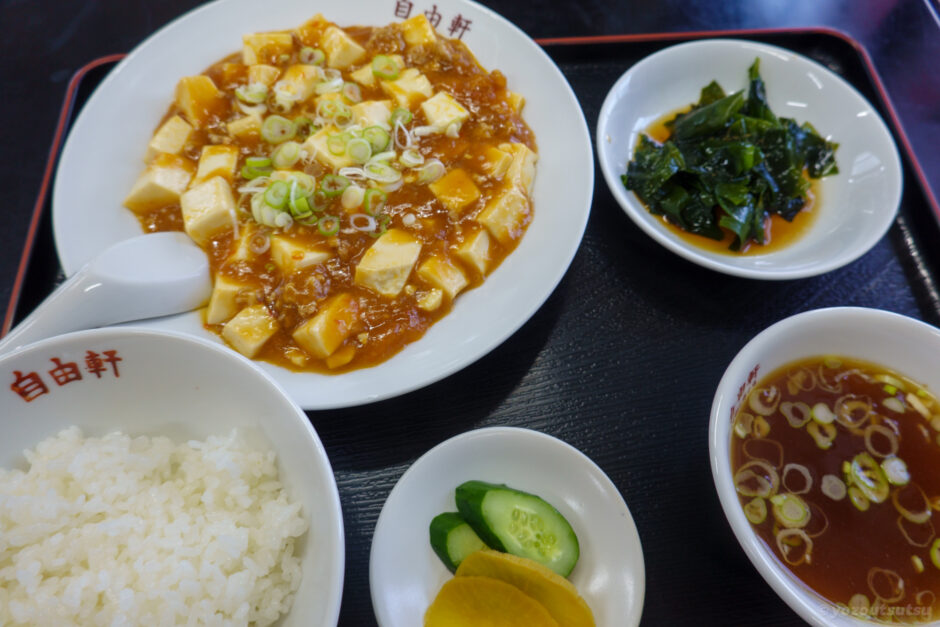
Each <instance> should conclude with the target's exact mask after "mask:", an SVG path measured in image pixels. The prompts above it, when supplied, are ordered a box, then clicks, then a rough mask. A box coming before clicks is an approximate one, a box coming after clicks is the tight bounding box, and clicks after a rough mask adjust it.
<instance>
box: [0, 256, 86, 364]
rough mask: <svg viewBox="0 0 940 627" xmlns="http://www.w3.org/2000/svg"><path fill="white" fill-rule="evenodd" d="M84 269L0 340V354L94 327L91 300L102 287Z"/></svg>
mask: <svg viewBox="0 0 940 627" xmlns="http://www.w3.org/2000/svg"><path fill="white" fill-rule="evenodd" d="M90 274H91V273H90V272H89V269H88V266H85V267H83V268H81V269H80V270H79V271H78V272H76V273H75V274H73V275H72V276H71V277H70V278H68V279H67V280H66V281H65V282H64V283H62V285H60V286H59V287H58V288H56V290H55V291H53V292H52V293H51V294H50V295H49V296H48V297H46V299H45V300H44V301H43V302H42V303H40V304H39V306H38V307H36V309H34V310H33V312H32V313H31V314H29V316H27V317H26V319H25V320H23V321H22V322H20V323H19V324H18V325H16V327H14V328H13V329H11V330H10V332H9V333H7V334H6V336H4V337H3V339H2V340H0V355H3V354H6V353H9V352H11V351H13V350H16V349H17V348H19V347H21V346H25V345H27V344H31V343H33V342H36V341H38V340H42V339H45V338H47V337H52V336H53V335H59V334H61V333H67V332H69V331H77V330H79V329H87V328H89V327H93V326H98V324H99V322H98V318H99V316H97V315H96V314H95V308H96V306H95V301H96V300H98V298H97V296H98V292H100V288H101V287H102V284H101V282H100V281H96V280H95V279H94V277H92V276H90Z"/></svg>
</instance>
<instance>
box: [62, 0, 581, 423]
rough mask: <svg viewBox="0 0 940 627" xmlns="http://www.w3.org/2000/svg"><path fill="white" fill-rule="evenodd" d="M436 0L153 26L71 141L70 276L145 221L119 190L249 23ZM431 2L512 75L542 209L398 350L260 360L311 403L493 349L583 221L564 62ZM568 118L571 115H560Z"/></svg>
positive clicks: (424, 378) (577, 127)
mask: <svg viewBox="0 0 940 627" xmlns="http://www.w3.org/2000/svg"><path fill="white" fill-rule="evenodd" d="M431 6H432V5H430V4H428V5H427V7H421V6H420V5H418V4H415V5H414V6H412V4H411V3H408V2H401V3H395V2H387V1H386V0H357V1H356V2H332V3H331V2H325V1H324V0H314V1H312V2H309V1H307V0H279V1H278V2H271V3H266V2H256V1H255V0H216V1H215V2H211V3H208V4H206V5H204V6H201V7H199V8H198V9H195V10H193V11H191V12H190V13H187V14H186V15H183V16H181V17H180V18H178V19H176V20H175V21H173V22H171V23H170V24H168V25H166V26H165V27H163V28H162V29H160V30H159V31H158V32H156V33H154V34H153V35H152V36H151V37H149V38H148V39H147V40H145V41H144V42H142V43H141V44H140V45H139V46H138V47H137V48H136V49H135V50H134V51H133V52H132V53H131V54H130V55H128V56H127V58H125V59H124V60H123V61H121V63H120V64H118V65H117V66H116V67H115V68H114V69H113V70H111V73H110V74H109V75H108V77H107V78H106V79H105V80H104V81H102V83H101V85H100V86H99V87H98V88H97V90H96V91H95V93H94V94H92V96H91V98H89V100H88V103H87V104H86V105H85V107H84V108H83V109H82V111H81V113H80V115H79V116H78V118H77V119H76V121H75V124H74V126H73V127H72V130H71V132H70V134H69V138H68V140H67V141H66V143H65V146H64V148H63V151H62V158H61V160H60V162H59V166H58V169H57V173H56V182H55V187H54V190H53V200H52V204H53V229H54V234H55V241H56V250H57V252H58V255H59V260H60V261H61V263H62V268H63V270H64V271H65V274H66V275H67V276H71V275H72V274H73V273H75V272H76V271H77V270H78V269H79V268H80V267H81V266H82V265H83V264H84V263H85V262H87V261H88V260H89V259H91V258H92V257H93V256H94V255H95V254H96V253H99V252H101V251H102V250H104V249H105V248H107V247H108V246H109V245H111V244H114V243H116V242H118V241H121V240H123V239H127V238H130V237H133V236H135V235H139V234H140V233H141V232H142V231H141V226H140V224H139V223H138V221H137V219H136V218H135V216H134V215H133V214H132V213H131V212H130V211H129V210H127V209H125V208H124V207H123V206H122V201H123V199H124V197H125V196H126V195H127V193H128V190H130V188H131V186H132V185H133V183H134V181H135V180H136V178H137V176H138V175H139V174H140V171H141V169H142V167H143V165H144V163H143V156H144V153H145V149H146V146H147V143H148V142H149V141H150V138H151V136H152V134H153V132H154V129H155V128H156V127H157V126H158V124H159V122H160V120H161V118H162V117H163V116H164V114H165V113H166V111H167V109H168V107H169V106H170V104H171V102H172V99H173V94H174V89H175V87H176V84H177V82H178V81H179V79H180V78H182V77H184V76H188V75H192V74H198V73H199V72H202V71H203V70H205V68H207V67H209V66H210V65H211V64H213V63H215V62H216V61H218V60H219V59H222V58H223V57H225V56H226V55H229V54H232V53H233V52H235V51H237V50H239V49H240V46H241V42H242V36H243V35H244V34H246V33H251V32H259V31H272V30H278V29H285V28H293V27H295V26H298V25H300V24H302V23H303V22H305V21H306V20H309V19H310V18H312V17H313V16H314V15H315V14H316V13H318V12H320V13H322V14H323V15H324V17H326V19H328V20H330V21H333V22H335V23H337V24H340V25H343V26H351V25H357V24H359V25H373V26H378V25H382V24H386V23H388V22H391V21H400V20H401V19H402V17H404V12H409V14H410V15H412V16H413V15H416V14H418V13H419V12H421V11H424V10H425V8H427V9H430V7H431ZM433 7H434V11H436V12H437V13H438V14H439V15H440V16H441V19H440V22H439V25H438V31H439V32H440V33H441V34H442V35H444V36H447V37H457V36H460V37H461V41H462V42H463V43H465V44H466V45H467V46H468V47H469V48H470V50H471V51H472V52H473V53H474V54H475V55H476V57H477V59H478V60H479V61H480V63H481V64H482V65H483V66H484V67H485V68H487V69H489V70H496V69H498V70H500V71H501V72H502V73H503V74H504V75H505V76H506V78H507V81H508V82H507V85H508V87H509V88H510V89H512V90H513V91H516V92H518V93H520V94H522V95H523V96H524V97H525V99H526V104H525V109H524V111H523V117H524V118H525V120H526V123H527V124H528V125H529V127H530V128H531V129H532V131H533V132H534V134H535V139H536V142H537V146H538V152H539V154H540V155H541V158H540V160H539V163H538V168H537V173H536V177H535V183H534V189H533V207H534V218H533V220H532V223H531V224H530V225H529V227H528V229H527V231H526V234H525V237H523V238H522V240H521V242H520V243H519V245H518V247H517V248H516V250H515V251H514V252H513V253H512V254H511V255H510V256H509V257H508V258H507V259H506V260H505V261H504V262H503V263H502V264H500V266H499V267H498V268H497V269H496V270H494V271H493V272H492V273H491V274H490V275H489V276H488V277H487V279H486V281H485V282H484V283H483V285H481V286H479V287H478V288H475V289H473V290H469V291H467V292H466V293H464V294H461V296H460V298H459V299H458V300H457V302H456V304H455V306H454V308H453V310H452V311H451V312H450V313H448V314H447V316H445V317H444V318H443V319H442V320H440V321H439V322H438V323H436V324H434V325H433V326H432V327H431V329H430V330H429V331H428V332H427V333H426V334H425V335H424V337H422V338H421V339H420V340H419V341H416V342H414V343H412V344H410V345H409V346H407V347H405V348H404V349H403V350H402V351H401V352H399V353H398V354H397V355H395V356H393V357H392V358H391V359H389V360H388V361H385V362H383V363H381V364H379V365H377V366H374V367H372V368H364V369H360V370H354V371H352V372H348V373H344V374H339V375H334V376H323V375H318V374H315V373H309V372H294V371H290V370H287V369H285V368H280V367H277V366H273V365H271V364H267V363H261V364H260V365H261V367H262V368H263V369H264V370H265V371H267V372H268V373H269V374H270V375H271V376H273V377H274V378H275V379H276V380H277V381H278V383H280V384H281V385H282V386H283V387H284V388H285V389H286V390H287V391H288V393H289V394H290V395H291V396H292V398H293V399H294V400H295V401H297V403H299V404H300V405H301V407H303V408H304V409H329V408H336V407H347V406H352V405H359V404H363V403H370V402H374V401H378V400H382V399H386V398H390V397H393V396H397V395H400V394H404V393H406V392H410V391H412V390H415V389H418V388H420V387H423V386H425V385H428V384H430V383H433V382H435V381H437V380H439V379H442V378H444V377H446V376H448V375H450V374H452V373H454V372H457V371H458V370H460V369H461V368H463V367H465V366H467V365H469V364H471V363H473V362H474V361H476V360H477V359H479V358H481V357H482V356H484V355H486V354H487V353H488V352H490V351H491V350H492V349H494V348H495V347H496V346H498V345H499V344H500V343H502V342H503V341H504V340H505V339H506V338H508V337H509V336H510V335H512V334H513V333H514V332H515V331H516V330H517V329H519V327H521V326H522V325H523V324H524V323H525V322H526V321H527V320H528V319H529V318H530V317H531V316H532V315H533V314H534V313H535V312H536V311H537V310H538V308H539V307H540V306H541V305H542V303H543V302H545V300H546V299H547V298H548V297H549V295H551V293H552V291H553V290H554V289H555V286H556V285H558V282H559V281H561V278H562V277H563V276H564V274H565V272H566V271H567V269H568V266H569V264H570V263H571V260H572V259H573V258H574V254H575V252H576V251H577V249H578V246H579V244H580V242H581V236H582V234H583V233H584V228H585V226H586V224H587V219H588V215H589V213H590V208H591V198H592V196H593V192H594V159H593V157H592V154H591V139H590V135H589V133H588V129H587V123H586V122H585V120H584V114H583V113H582V111H581V108H580V107H579V105H578V101H577V98H576V97H575V95H574V92H573V91H572V89H571V86H570V85H569V84H568V82H567V81H566V80H565V78H564V76H563V75H562V73H561V71H560V70H559V69H558V67H557V66H556V65H555V64H554V62H553V61H552V60H551V58H550V57H549V56H548V55H547V54H546V53H545V51H544V50H542V49H541V48H540V47H539V46H538V45H537V44H536V43H535V42H534V41H532V39H531V38H529V37H528V36H527V35H526V34H525V33H523V32H522V31H521V30H520V29H519V28H517V27H516V26H514V25H512V24H511V23H509V22H508V21H507V20H506V19H504V18H503V17H501V16H499V15H497V14H496V13H494V12H493V11H491V10H490V9H487V8H486V7H483V6H481V5H479V4H477V3H475V2H471V1H469V0H440V1H438V2H436V4H434V5H433ZM560 119H561V120H565V123H564V124H559V123H558V120H560ZM91 154H93V155H94V158H93V159H90V158H89V155H91ZM546 251H551V254H546ZM148 325H149V326H152V327H154V328H158V329H166V330H171V331H178V332H182V333H187V334H189V335H193V336H196V337H203V338H207V339H215V340H216V341H221V340H218V339H217V338H216V337H215V336H214V335H212V334H211V332H209V331H208V330H206V329H205V328H204V325H203V319H202V317H201V316H200V314H199V313H198V312H193V313H188V314H182V315H179V316H168V317H164V318H160V319H158V320H156V321H154V322H152V323H148Z"/></svg>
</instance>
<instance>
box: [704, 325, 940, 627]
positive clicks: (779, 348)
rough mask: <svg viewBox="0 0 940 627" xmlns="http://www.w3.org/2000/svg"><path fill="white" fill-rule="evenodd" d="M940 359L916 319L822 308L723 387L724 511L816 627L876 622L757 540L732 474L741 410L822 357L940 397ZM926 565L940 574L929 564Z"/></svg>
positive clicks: (783, 329) (931, 330)
mask: <svg viewBox="0 0 940 627" xmlns="http://www.w3.org/2000/svg"><path fill="white" fill-rule="evenodd" d="M938 352H940V329H937V328H935V327H932V326H930V325H928V324H925V323H923V322H920V321H918V320H914V319H913V318H908V317H905V316H902V315H899V314H895V313H890V312H887V311H881V310H876V309H864V308H851V307H838V308H831V309H820V310H815V311H809V312H805V313H801V314H797V315H795V316H792V317H790V318H786V319H785V320H782V321H780V322H778V323H776V324H774V325H772V326H770V327H769V328H767V329H766V330H764V331H763V332H761V333H760V334H758V335H757V336H756V337H755V338H754V339H752V340H751V341H750V342H748V344H747V345H745V346H744V348H742V349H741V351H740V352H739V353H738V354H737V356H736V357H735V358H734V359H733V360H732V362H731V364H730V365H729V366H728V369H727V370H726V371H725V374H724V376H723V377H722V379H721V382H720V383H719V384H718V390H717V392H716V394H715V399H714V402H713V404H712V410H711V421H710V423H709V453H710V457H711V468H712V475H713V478H714V481H715V487H716V489H717V491H718V497H719V499H720V501H721V506H722V509H723V510H724V513H725V516H726V517H727V518H728V522H729V523H730V525H731V528H732V530H733V532H734V535H735V536H736V537H737V540H738V542H739V543H740V544H741V547H742V548H743V549H744V552H745V553H746V554H747V557H748V558H749V559H750V560H751V562H752V563H753V564H754V567H755V568H756V569H757V571H758V572H759V573H760V574H761V576H762V577H763V578H764V579H765V580H766V581H767V583H768V584H770V586H771V588H773V590H774V591H775V592H776V593H777V594H778V595H779V596H780V597H781V599H783V601H784V602H786V603H787V605H789V606H790V607H791V608H792V609H793V610H794V611H795V612H796V613H797V614H799V615H800V616H801V617H802V618H803V619H804V620H806V621H808V622H809V623H811V624H813V625H818V626H820V627H823V626H826V627H848V626H856V625H871V624H872V623H871V621H869V620H862V619H861V618H859V617H857V616H853V615H852V614H853V613H852V612H851V611H848V610H847V609H846V608H845V607H839V606H837V605H835V604H834V603H832V602H831V601H828V600H826V599H824V598H823V597H822V596H820V595H819V594H817V593H816V592H814V591H813V590H811V589H810V588H809V586H807V585H806V584H805V583H803V582H802V581H801V580H799V579H798V578H797V577H796V576H795V575H793V574H792V573H791V572H790V570H789V569H788V568H787V567H786V566H785V565H784V564H783V563H782V562H781V561H780V560H779V559H778V558H777V557H776V556H775V554H774V553H773V552H772V551H771V550H770V549H768V547H767V545H766V544H765V543H764V542H763V540H761V539H760V538H759V537H758V535H757V533H755V531H754V528H753V527H752V526H751V523H750V522H749V521H748V519H747V517H746V516H745V513H744V509H743V508H742V505H741V502H740V500H739V498H738V494H737V491H736V489H735V483H734V479H733V473H732V466H731V439H732V422H733V420H734V418H735V416H736V414H737V410H738V408H739V407H740V406H741V404H742V403H743V402H746V399H747V398H748V394H749V393H750V392H751V390H752V389H754V387H755V386H756V385H758V383H759V382H760V381H761V379H762V378H763V377H765V376H766V375H769V374H770V373H772V372H774V371H775V370H777V369H778V368H781V367H783V366H785V365H787V364H789V363H792V362H795V361H799V360H802V359H806V358H810V357H815V356H821V355H838V356H841V357H844V358H854V359H857V360H860V361H864V362H869V363H872V364H877V365H879V366H883V367H885V368H887V369H889V370H891V371H894V372H896V373H899V374H902V375H905V376H907V377H910V378H911V379H914V380H916V381H918V382H920V383H921V384H922V385H924V386H925V387H926V388H927V389H928V390H930V391H932V392H933V393H934V395H936V393H937V391H938V390H940V369H938V368H937V354H938ZM860 533H862V534H864V533H865V531H864V530H860ZM872 540H873V541H874V540H875V538H872ZM902 559H903V556H902ZM925 566H926V568H934V566H933V565H932V564H930V563H929V561H928V562H926V563H925ZM911 609H912V610H918V609H921V608H914V607H912V608H911ZM928 619H929V617H928ZM914 620H917V622H919V623H925V622H926V620H924V618H923V617H921V618H920V619H917V618H916V617H915V618H912V619H911V621H912V622H913V621H914ZM929 624H931V625H935V624H937V623H936V622H931V623H929Z"/></svg>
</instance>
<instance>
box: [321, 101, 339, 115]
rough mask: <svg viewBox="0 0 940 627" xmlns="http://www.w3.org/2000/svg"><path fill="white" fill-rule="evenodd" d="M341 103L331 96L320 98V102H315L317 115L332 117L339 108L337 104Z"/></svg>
mask: <svg viewBox="0 0 940 627" xmlns="http://www.w3.org/2000/svg"><path fill="white" fill-rule="evenodd" d="M341 104H342V103H341V102H338V101H337V100H334V99H332V98H329V99H326V100H320V102H318V103H317V115H318V116H320V117H321V118H332V117H333V116H335V115H336V112H337V111H338V110H339V105H341Z"/></svg>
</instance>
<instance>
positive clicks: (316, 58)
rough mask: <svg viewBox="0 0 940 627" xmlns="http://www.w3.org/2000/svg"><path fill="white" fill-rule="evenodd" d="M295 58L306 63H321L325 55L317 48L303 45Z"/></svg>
mask: <svg viewBox="0 0 940 627" xmlns="http://www.w3.org/2000/svg"><path fill="white" fill-rule="evenodd" d="M297 58H298V59H300V62H301V63H305V64H307V65H322V64H323V61H324V60H325V59H326V55H325V54H324V53H323V51H322V50H320V49H319V48H311V47H310V46H304V47H303V48H301V49H300V54H299V55H298V57H297Z"/></svg>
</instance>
